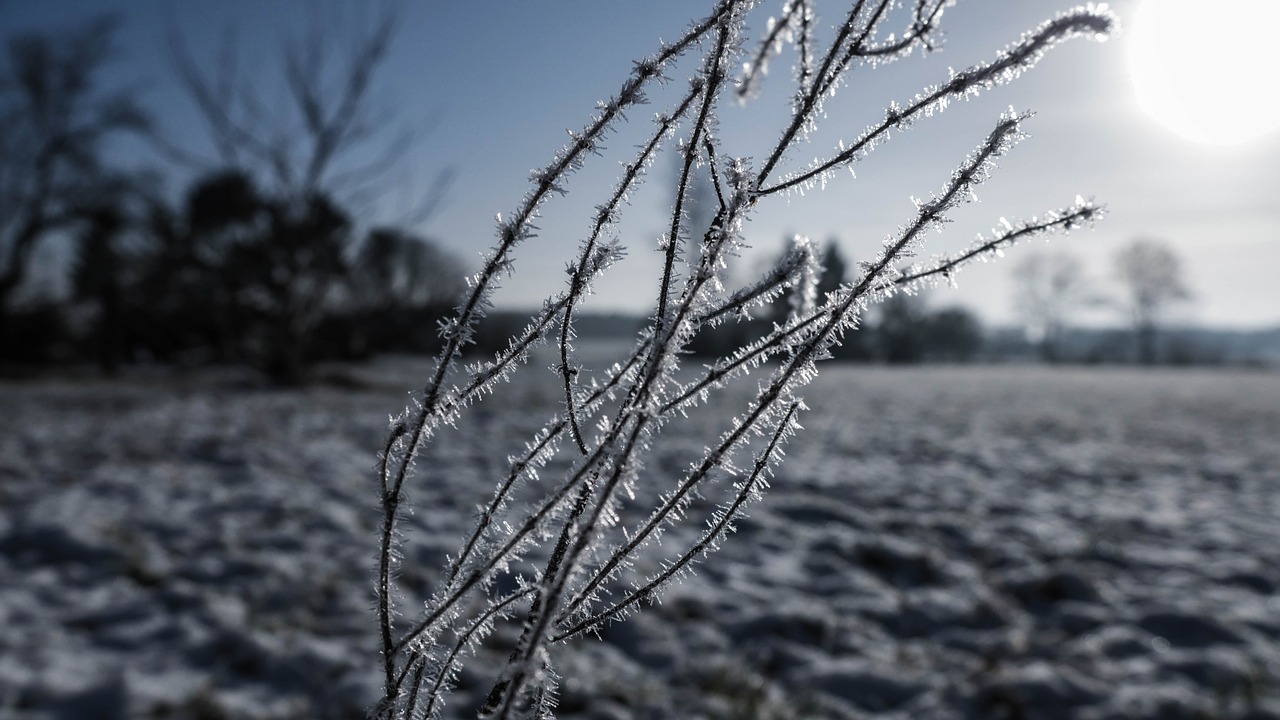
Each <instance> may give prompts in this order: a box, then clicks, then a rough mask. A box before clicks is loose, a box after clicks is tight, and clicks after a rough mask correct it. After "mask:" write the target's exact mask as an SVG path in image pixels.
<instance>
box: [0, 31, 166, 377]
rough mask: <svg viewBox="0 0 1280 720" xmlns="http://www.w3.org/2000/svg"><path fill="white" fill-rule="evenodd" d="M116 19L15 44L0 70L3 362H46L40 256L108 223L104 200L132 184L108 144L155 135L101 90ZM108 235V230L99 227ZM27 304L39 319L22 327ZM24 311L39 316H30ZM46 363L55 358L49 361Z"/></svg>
mask: <svg viewBox="0 0 1280 720" xmlns="http://www.w3.org/2000/svg"><path fill="white" fill-rule="evenodd" d="M116 25H117V23H116V21H115V20H114V19H112V18H103V19H99V20H95V21H93V22H91V23H89V24H87V25H84V26H82V27H77V28H75V29H72V30H70V31H65V32H61V33H56V34H55V33H49V34H44V33H30V34H22V35H17V36H14V37H12V38H10V39H9V40H8V42H7V44H6V46H5V55H4V57H3V60H2V61H0V62H2V63H3V64H0V128H2V130H0V348H5V349H4V350H3V351H2V352H3V357H0V360H13V359H22V358H26V359H31V360H38V359H41V358H42V357H43V356H44V355H45V353H44V352H41V350H40V348H38V347H36V345H39V344H41V342H42V340H41V336H44V339H43V342H48V341H49V338H48V337H47V333H48V332H49V321H50V320H52V319H54V318H53V317H49V318H45V317H44V315H47V314H48V313H47V311H44V310H41V308H40V307H39V306H40V305H41V304H42V303H48V302H49V300H48V299H47V298H44V299H41V298H38V297H31V296H30V295H28V297H26V298H23V297H21V294H22V292H23V291H24V290H27V291H29V290H30V287H29V286H28V285H27V281H28V280H29V279H30V272H31V266H32V262H33V258H34V257H35V255H36V250H37V247H38V246H39V245H40V244H41V243H42V242H44V241H45V240H46V239H47V238H48V237H50V236H51V235H53V234H55V233H57V232H60V231H66V230H69V229H71V228H72V227H74V226H75V225H77V224H78V223H81V222H84V221H86V219H87V221H88V222H89V224H90V225H93V224H94V223H99V224H101V223H103V222H106V218H105V216H103V215H101V214H100V212H99V211H100V209H101V207H102V205H103V198H104V196H108V195H112V194H114V193H116V192H118V190H119V187H120V186H121V185H122V184H124V183H127V182H128V181H129V179H128V178H127V177H125V176H123V175H122V174H121V173H119V172H117V171H115V170H113V169H112V168H111V167H109V166H108V165H107V164H106V163H104V161H103V146H104V145H105V143H106V142H107V140H108V139H110V138H112V137H113V136H116V135H119V134H121V133H126V132H140V131H143V130H145V129H147V127H148V126H149V121H148V119H147V116H146V115H145V113H143V111H142V110H141V108H140V107H139V105H138V104H137V103H136V102H135V100H134V98H133V96H132V95H131V94H130V93H129V92H127V91H121V90H117V91H107V90H104V89H103V88H102V87H101V86H100V78H101V74H102V69H103V66H104V65H105V64H106V63H107V62H108V61H109V59H110V58H111V55H112V51H113V47H112V40H113V37H114V33H115V30H116ZM99 229H101V227H100V228H99ZM20 302H27V303H30V304H32V305H35V306H36V307H35V309H34V312H35V313H36V314H37V315H38V316H39V317H36V318H34V321H33V322H24V320H23V318H22V317H21V314H20V313H17V311H18V305H19V303H20ZM24 312H28V313H29V312H32V309H31V308H27V309H26V310H25V311H24ZM44 359H48V358H47V357H44Z"/></svg>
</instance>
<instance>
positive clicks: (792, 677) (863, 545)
mask: <svg viewBox="0 0 1280 720" xmlns="http://www.w3.org/2000/svg"><path fill="white" fill-rule="evenodd" d="M424 373H425V365H424V364H422V363H420V362H418V361H410V360H404V359H397V360H388V361H383V362H380V363H378V364H375V365H374V366H372V367H368V368H354V369H350V370H349V371H347V372H346V377H347V378H348V379H351V380H354V382H351V383H346V384H340V383H331V384H328V385H322V386H319V387H315V388H312V389H308V390H305V391H294V392H281V391H268V390H261V389H253V388H247V387H243V386H240V385H239V384H238V383H237V382H235V379H234V378H232V377H227V376H216V375H199V376H195V377H187V378H179V377H174V376H152V377H135V378H131V379H128V380H126V381H119V382H112V383H108V382H104V381H93V380H61V381H26V382H21V383H5V384H0V507H2V508H3V515H2V516H0V718H5V719H8V718H68V719H69V718H106V719H110V718H165V717H180V718H199V719H202V720H207V719H213V718H240V717H246V718H355V717H363V714H364V710H365V708H366V707H367V706H368V704H369V703H371V702H372V701H374V700H375V699H376V695H377V691H378V682H379V681H378V677H379V676H378V671H377V667H378V656H377V652H376V648H375V641H376V638H375V626H374V618H373V613H372V585H373V583H372V568H373V567H374V550H375V546H376V524H377V519H378V515H377V511H376V508H375V504H376V490H375V479H374V474H373V472H372V466H373V462H374V452H375V451H376V449H377V448H378V447H379V446H380V444H381V441H382V439H383V436H384V432H385V428H386V422H387V416H388V415H389V414H391V413H396V412H398V411H399V410H400V409H401V408H402V407H403V404H404V402H405V400H406V395H405V394H404V393H405V390H406V389H407V388H409V387H411V386H412V385H413V384H414V382H415V380H416V379H417V378H419V377H421V376H423V374H424ZM524 377H525V378H530V377H535V378H542V377H543V376H538V375H532V376H531V375H528V374H526V375H524ZM545 378H546V380H545V383H544V384H542V385H539V384H537V383H524V384H522V385H520V386H518V387H512V388H510V389H509V391H508V392H507V393H506V395H505V396H504V397H503V398H502V399H501V400H502V402H501V403H486V404H485V405H483V406H481V408H480V410H479V411H478V412H476V413H475V414H474V416H473V417H472V418H471V419H470V421H469V422H470V424H469V425H468V426H467V427H466V428H464V429H463V430H464V431H463V432H459V433H456V434H452V435H450V436H449V441H448V442H446V443H441V444H439V445H437V446H435V447H434V448H433V449H432V451H431V452H430V453H429V455H428V457H426V458H424V459H423V460H422V461H421V462H420V463H419V467H420V469H421V471H422V472H421V473H420V476H419V478H418V481H417V482H418V484H417V486H416V489H415V491H414V492H413V498H412V499H413V500H414V502H415V505H416V508H417V511H416V513H415V515H414V516H413V517H412V518H411V519H410V521H409V523H408V525H407V526H406V528H405V531H406V533H407V535H408V536H409V537H410V538H411V539H412V542H411V543H410V544H409V545H408V546H407V547H406V549H405V554H406V564H405V573H404V574H405V577H406V580H407V583H408V585H409V586H410V588H411V589H413V588H420V589H421V590H422V591H425V590H426V589H428V588H429V587H430V586H431V584H432V582H433V581H434V580H435V578H436V577H437V573H438V572H439V569H440V566H441V563H442V561H443V557H444V555H445V553H447V552H450V551H452V550H453V549H454V548H455V547H456V545H457V542H456V541H457V538H459V537H460V536H461V535H462V533H463V531H464V528H465V525H466V522H467V519H468V518H469V517H471V513H472V508H473V507H474V506H475V504H476V503H478V502H480V501H482V500H484V499H486V498H487V497H488V496H489V494H490V492H491V489H492V484H493V483H492V478H493V477H494V476H495V475H496V473H497V471H498V469H499V467H500V465H501V458H502V457H503V456H504V455H505V454H506V452H508V450H499V449H496V448H499V447H512V446H518V444H519V443H520V442H521V441H523V440H524V439H525V438H526V437H527V435H528V430H529V429H530V428H531V427H533V424H534V423H535V422H536V418H534V416H533V412H534V411H543V412H545V411H547V410H549V409H552V408H553V407H554V403H555V402H556V397H557V394H556V389H555V382H554V379H553V378H552V377H551V376H549V375H547V376H545ZM806 398H807V399H808V401H809V404H810V405H811V406H812V407H813V410H812V411H811V412H809V413H808V414H806V415H805V416H803V418H802V422H803V424H804V425H805V426H806V427H807V431H806V432H805V433H804V434H802V435H801V436H800V437H799V438H797V439H796V440H795V441H793V442H792V444H791V445H790V446H789V447H788V460H787V462H786V463H785V464H784V465H783V466H782V469H781V472H780V473H779V475H778V477H777V478H776V479H775V481H774V482H773V488H772V490H771V491H770V493H769V495H768V496H767V497H766V499H765V500H764V501H763V503H761V504H758V505H756V506H754V507H753V508H752V509H751V511H750V517H749V518H748V519H746V520H743V521H742V522H740V523H739V532H738V533H737V535H735V536H734V537H733V538H731V540H730V541H729V542H728V543H727V544H726V546H725V548H724V549H723V550H722V551H721V552H720V553H719V554H718V555H716V556H715V557H713V558H712V559H711V560H710V561H708V562H706V563H703V564H702V565H700V566H699V569H698V572H697V574H696V575H694V576H692V577H690V578H688V579H687V580H685V582H684V583H683V584H681V585H680V586H678V587H676V588H675V589H674V590H673V591H672V592H670V593H669V594H668V595H666V596H665V598H664V600H663V602H662V603H661V604H660V605H657V606H654V607H652V608H648V609H646V610H645V611H644V612H642V613H641V614H640V615H639V616H637V617H636V618H633V619H632V620H630V621H628V622H626V623H622V624H618V625H614V626H612V627H610V628H609V629H607V630H606V631H605V633H604V636H603V642H600V641H596V640H594V639H590V640H579V641H575V642H573V643H571V644H569V645H567V646H565V647H564V648H562V651H561V653H560V655H559V658H558V661H559V666H558V668H557V669H558V671H559V673H560V675H561V676H562V677H563V685H562V688H561V698H560V715H561V716H562V717H569V718H695V717H707V718H828V717H830V718H841V717H850V718H857V717H873V718H904V719H905V718H1023V719H1028V720H1029V719H1032V718H1082V719H1085V718H1095V719H1098V720H1101V719H1103V718H1153V719H1154V718H1161V719H1164V718H1175V719H1176V718H1215V719H1217V718H1280V376H1277V375H1276V374H1274V373H1272V374H1267V373H1248V372H1226V371H1223V372H1207V371H1206V372H1201V371H1159V372H1151V373H1143V372H1138V371H1133V370H1120V369H1099V370H1085V369H1072V370H1061V371H1053V370H1049V369H1044V368H1038V367H1025V368H1024V367H958V368H945V367H941V368H940V367H932V368H916V369H903V370H898V369H886V368H875V367H838V366H829V367H827V368H826V369H825V371H824V374H823V376H822V378H821V379H819V380H818V381H817V383H816V384H815V385H814V386H812V388H811V389H810V390H809V391H808V392H807V393H806ZM705 440H706V439H705V438H695V439H691V440H687V442H686V441H685V440H684V439H683V438H682V439H681V440H680V441H677V442H674V443H672V444H671V450H670V451H671V453H673V455H672V457H671V458H669V459H666V460H664V458H662V457H659V458H655V459H654V461H653V462H651V463H650V464H649V467H650V468H652V470H653V472H655V473H661V472H663V470H664V468H667V467H679V466H680V464H681V463H683V462H684V460H683V459H682V458H680V457H677V456H679V455H680V454H681V453H685V452H687V451H688V450H689V447H687V446H686V445H687V444H689V443H694V444H695V445H694V446H695V447H700V446H701V443H702V442H704V441H705ZM699 522H700V521H699ZM500 639H501V638H497V640H500ZM486 653H487V654H486V656H484V657H482V658H481V663H485V662H490V661H492V662H497V661H498V660H500V653H501V651H500V650H498V649H496V648H495V649H494V650H493V651H492V652H491V653H490V652H487V651H486ZM490 656H491V657H490ZM491 679H492V678H491V677H486V676H485V675H484V673H483V671H482V670H477V671H472V672H467V673H465V674H464V675H463V677H462V688H461V690H460V692H459V693H458V694H457V695H455V696H454V699H453V702H452V704H451V705H450V707H451V708H452V709H453V710H454V711H456V712H461V710H462V709H463V708H465V707H467V706H468V705H469V704H474V703H475V702H477V701H478V699H479V697H480V696H482V695H483V693H485V692H486V691H487V690H488V685H487V684H486V683H487V682H489V681H491Z"/></svg>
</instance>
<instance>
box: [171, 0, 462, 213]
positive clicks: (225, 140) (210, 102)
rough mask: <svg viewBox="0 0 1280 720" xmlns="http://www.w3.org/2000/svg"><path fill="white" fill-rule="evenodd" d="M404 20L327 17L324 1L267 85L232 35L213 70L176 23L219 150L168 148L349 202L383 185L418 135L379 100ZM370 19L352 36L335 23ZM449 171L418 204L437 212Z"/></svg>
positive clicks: (275, 189)
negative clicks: (244, 63) (243, 64)
mask: <svg viewBox="0 0 1280 720" xmlns="http://www.w3.org/2000/svg"><path fill="white" fill-rule="evenodd" d="M384 7H390V6H385V5H384ZM396 20H397V15H396V13H395V12H394V11H393V10H392V9H388V10H386V11H384V12H381V13H378V14H375V15H369V16H363V17H357V18H345V17H344V18H331V17H324V16H322V11H320V10H315V11H314V12H313V13H312V14H311V15H310V16H309V21H310V27H309V29H308V31H307V32H306V33H304V35H303V36H302V37H285V38H282V39H281V43H280V46H281V48H282V50H281V53H282V54H281V57H280V65H279V67H280V73H279V77H278V78H276V82H277V84H276V85H274V86H269V87H265V88H264V87H263V86H262V85H260V84H258V83H256V82H255V81H254V79H252V78H251V77H250V76H248V75H246V74H242V73H241V69H240V67H239V58H238V48H237V46H236V44H235V42H234V37H233V36H228V37H227V39H226V40H225V41H224V43H223V47H222V51H221V56H220V57H219V58H218V60H217V62H214V63H208V66H209V67H211V68H213V70H211V71H206V70H204V69H203V67H204V65H205V64H204V63H201V62H199V61H198V60H197V59H196V58H195V57H194V55H193V54H192V51H191V48H190V46H189V44H188V43H187V42H186V40H185V39H184V37H183V35H182V34H181V32H179V31H178V30H177V29H176V28H171V31H170V33H169V45H170V49H171V52H172V56H173V62H174V67H175V70H176V72H177V75H178V79H179V81H180V82H181V84H182V87H183V88H184V89H185V91H186V92H187V94H188V95H189V96H190V98H191V100H192V101H193V102H194V104H195V106H196V108H197V109H198V110H199V112H200V114H201V116H202V119H203V120H204V122H205V125H206V130H207V133H208V137H209V140H210V141H211V143H212V145H213V147H214V150H215V152H216V155H217V157H216V158H215V159H210V158H207V157H199V156H198V155H196V154H193V153H192V152H191V151H190V150H189V149H188V148H185V147H180V146H178V145H176V144H174V143H164V146H165V148H166V149H167V150H168V152H169V154H170V155H171V156H173V157H174V158H176V159H178V160H179V161H181V162H184V163H187V164H193V165H196V166H197V167H201V168H203V169H204V170H206V171H207V170H211V169H225V168H236V169H238V170H240V171H242V172H246V173H249V174H250V175H252V176H253V177H254V179H255V181H256V182H257V183H258V184H259V186H260V187H262V188H263V190H265V191H267V192H270V193H272V194H275V195H278V196H281V197H286V198H290V199H293V200H296V201H299V202H302V201H303V200H304V199H305V198H306V197H307V196H309V195H314V194H316V193H319V192H324V193H327V194H329V195H331V196H333V197H335V198H336V199H339V200H342V201H344V202H350V201H359V200H365V199H368V198H370V197H374V196H376V195H378V194H379V193H380V192H382V191H384V190H385V189H386V188H385V187H384V186H383V184H384V183H386V182H387V181H388V180H389V179H390V178H391V177H392V176H393V174H394V172H395V171H396V169H397V168H398V167H399V163H400V161H401V159H402V158H403V157H404V156H405V153H406V151H407V150H408V148H409V147H410V146H411V145H412V143H413V141H414V137H413V133H412V132H411V131H410V130H409V129H408V128H397V127H396V123H395V122H394V116H393V115H391V114H389V113H380V112H379V108H377V106H376V93H375V90H376V82H375V81H376V79H377V76H378V74H379V71H380V70H382V68H383V67H384V66H385V64H386V61H387V55H388V52H389V51H390V48H391V45H392V41H393V39H394V36H395V27H396ZM361 25H363V26H364V29H363V30H355V31H352V32H350V34H349V35H346V36H334V34H333V33H332V32H331V31H328V30H326V28H328V27H339V28H344V29H346V28H352V27H357V28H358V27H359V26H361ZM258 77H261V75H258ZM264 97H266V98H267V101H264V100H263V98H264ZM448 180H449V172H448V171H445V172H442V173H439V174H438V175H437V176H436V177H435V179H434V181H433V184H432V186H431V188H430V189H429V190H428V191H427V192H426V193H424V196H423V198H422V200H421V201H420V203H419V204H418V205H417V206H416V207H415V208H414V209H413V210H412V211H411V212H410V213H409V214H410V215H411V216H413V217H420V216H422V215H424V214H427V213H429V212H430V210H431V209H433V208H434V207H435V204H436V203H437V202H438V201H439V198H440V196H441V194H442V192H443V190H444V187H445V185H446V184H447V183H448Z"/></svg>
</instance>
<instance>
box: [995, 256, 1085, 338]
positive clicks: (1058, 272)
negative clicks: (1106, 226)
mask: <svg viewBox="0 0 1280 720" xmlns="http://www.w3.org/2000/svg"><path fill="white" fill-rule="evenodd" d="M1013 277H1014V308H1015V310H1016V312H1017V314H1018V316H1019V317H1020V318H1021V320H1022V323H1023V327H1024V328H1025V330H1026V333H1027V339H1028V340H1030V341H1031V342H1033V343H1034V344H1035V345H1036V346H1037V348H1038V350H1039V354H1040V359H1041V360H1043V361H1045V362H1059V361H1061V360H1064V359H1065V357H1064V355H1063V352H1064V351H1063V347H1062V343H1063V335H1064V334H1065V332H1066V331H1067V329H1068V328H1069V327H1070V324H1071V320H1072V319H1073V317H1074V316H1075V315H1076V313H1078V312H1079V311H1080V310H1082V309H1084V308H1086V307H1088V306H1089V305H1091V304H1094V303H1096V302H1097V298H1096V295H1095V293H1094V291H1093V290H1092V288H1091V287H1090V284H1089V281H1088V280H1087V279H1086V277H1085V273H1084V265H1083V264H1081V262H1080V260H1079V259H1078V258H1077V257H1075V256H1074V255H1070V254H1067V253H1063V252H1056V253H1055V252H1029V253H1027V254H1026V255H1024V256H1023V257H1022V259H1021V260H1019V261H1018V262H1017V263H1016V264H1015V266H1014V272H1013Z"/></svg>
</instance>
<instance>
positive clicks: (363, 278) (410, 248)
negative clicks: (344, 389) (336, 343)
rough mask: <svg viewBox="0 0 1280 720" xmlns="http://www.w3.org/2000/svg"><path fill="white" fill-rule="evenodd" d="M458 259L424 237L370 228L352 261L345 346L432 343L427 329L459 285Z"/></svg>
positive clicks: (420, 347) (372, 348)
mask: <svg viewBox="0 0 1280 720" xmlns="http://www.w3.org/2000/svg"><path fill="white" fill-rule="evenodd" d="M462 277H463V269H462V265H461V263H460V262H458V260H456V259H455V258H454V257H453V256H451V255H450V254H448V253H446V252H444V251H443V250H442V249H440V247H439V246H438V245H437V244H435V243H433V242H432V241H430V240H428V239H426V238H420V237H416V236H414V235H410V234H408V233H405V232H403V231H401V230H397V229H395V228H375V229H373V230H372V231H370V232H369V233H368V234H367V235H366V236H365V238H364V241H363V242H362V243H361V244H360V248H359V250H358V252H357V253H356V256H355V260H354V262H353V264H352V268H351V273H350V277H349V279H348V282H349V296H350V301H349V303H348V305H349V310H350V321H351V322H350V323H348V324H349V325H350V327H349V329H348V331H347V334H348V336H349V341H350V342H351V343H356V344H357V345H358V347H355V348H352V347H350V346H349V347H348V351H349V352H352V351H354V354H357V355H361V354H368V353H372V352H388V351H400V352H404V351H410V352H424V351H429V350H434V349H436V344H437V340H438V338H437V336H436V334H435V333H433V332H430V328H433V327H435V325H436V322H437V321H438V320H439V319H440V318H441V317H443V316H444V314H445V313H446V312H447V311H448V310H449V309H450V308H452V307H453V306H454V305H455V304H456V303H457V301H458V298H459V297H460V296H461V293H462V291H463V289H464V283H463V282H462V280H461V278H462Z"/></svg>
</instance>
